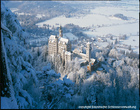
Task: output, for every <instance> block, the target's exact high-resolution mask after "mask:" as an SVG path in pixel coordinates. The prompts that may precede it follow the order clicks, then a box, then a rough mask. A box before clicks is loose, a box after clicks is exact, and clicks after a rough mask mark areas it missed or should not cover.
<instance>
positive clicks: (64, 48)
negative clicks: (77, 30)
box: [48, 26, 91, 62]
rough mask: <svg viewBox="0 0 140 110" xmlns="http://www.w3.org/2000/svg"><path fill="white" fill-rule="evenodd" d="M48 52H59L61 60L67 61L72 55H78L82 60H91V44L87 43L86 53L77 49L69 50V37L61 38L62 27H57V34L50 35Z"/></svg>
mask: <svg viewBox="0 0 140 110" xmlns="http://www.w3.org/2000/svg"><path fill="white" fill-rule="evenodd" d="M48 54H49V55H57V54H60V56H61V58H62V62H69V61H71V60H72V58H73V56H75V55H78V56H80V57H81V58H82V59H83V60H84V61H86V62H90V61H91V44H90V43H89V42H88V43H87V48H86V54H84V53H82V51H79V50H78V49H74V50H73V52H71V42H70V40H69V39H66V38H63V31H62V27H61V26H60V27H59V36H57V35H51V36H50V38H49V40H48Z"/></svg>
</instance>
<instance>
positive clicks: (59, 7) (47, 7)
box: [6, 1, 76, 14]
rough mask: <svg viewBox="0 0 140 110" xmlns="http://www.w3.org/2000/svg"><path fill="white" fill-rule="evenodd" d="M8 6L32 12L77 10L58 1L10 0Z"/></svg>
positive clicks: (45, 12) (44, 12) (60, 12)
mask: <svg viewBox="0 0 140 110" xmlns="http://www.w3.org/2000/svg"><path fill="white" fill-rule="evenodd" d="M6 6H7V7H8V8H18V9H19V12H24V13H32V14H37V13H38V14H39V13H43V14H47V13H48V14H49V13H52V14H54V13H58V14H62V13H65V12H72V11H76V9H74V8H72V7H71V6H70V5H68V4H67V5H66V4H63V3H61V2H56V1H24V2H23V1H22V2H19V1H8V2H6ZM52 9H53V10H52Z"/></svg>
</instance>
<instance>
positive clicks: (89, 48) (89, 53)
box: [86, 42, 91, 62]
mask: <svg viewBox="0 0 140 110" xmlns="http://www.w3.org/2000/svg"><path fill="white" fill-rule="evenodd" d="M86 57H87V61H88V62H89V61H90V58H91V44H90V43H89V42H88V43H87V48H86Z"/></svg>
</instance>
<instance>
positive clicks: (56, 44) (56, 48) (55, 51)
mask: <svg viewBox="0 0 140 110" xmlns="http://www.w3.org/2000/svg"><path fill="white" fill-rule="evenodd" d="M54 43H55V44H54V54H58V37H57V35H56V36H55V41H54Z"/></svg>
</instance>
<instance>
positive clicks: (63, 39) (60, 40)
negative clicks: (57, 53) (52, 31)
mask: <svg viewBox="0 0 140 110" xmlns="http://www.w3.org/2000/svg"><path fill="white" fill-rule="evenodd" d="M59 42H62V43H66V44H68V42H69V39H66V38H63V37H61V38H59Z"/></svg>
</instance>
